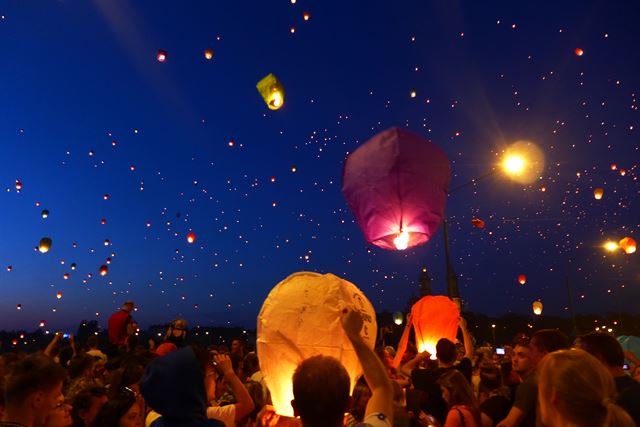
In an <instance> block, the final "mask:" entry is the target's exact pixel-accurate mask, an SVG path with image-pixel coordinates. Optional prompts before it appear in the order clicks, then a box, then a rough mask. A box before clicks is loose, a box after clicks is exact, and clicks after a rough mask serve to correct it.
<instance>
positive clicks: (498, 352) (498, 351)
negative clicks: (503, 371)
mask: <svg viewBox="0 0 640 427" xmlns="http://www.w3.org/2000/svg"><path fill="white" fill-rule="evenodd" d="M496 354H504V348H502V347H498V348H496Z"/></svg>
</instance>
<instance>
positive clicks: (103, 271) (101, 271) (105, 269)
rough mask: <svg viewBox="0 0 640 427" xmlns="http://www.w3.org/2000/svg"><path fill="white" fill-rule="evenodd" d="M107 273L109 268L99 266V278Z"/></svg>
mask: <svg viewBox="0 0 640 427" xmlns="http://www.w3.org/2000/svg"><path fill="white" fill-rule="evenodd" d="M108 272H109V267H107V266H106V265H101V266H100V275H101V276H106V275H107V273H108Z"/></svg>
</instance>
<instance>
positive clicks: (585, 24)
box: [0, 0, 640, 330]
mask: <svg viewBox="0 0 640 427" xmlns="http://www.w3.org/2000/svg"><path fill="white" fill-rule="evenodd" d="M523 3H526V4H523ZM304 12H309V13H310V19H309V20H308V21H304V20H303V13H304ZM0 15H2V19H0V61H1V62H0V81H1V82H2V92H1V96H0V141H1V143H2V151H1V153H2V154H1V155H0V162H1V163H0V166H1V167H0V186H1V187H2V189H3V191H2V193H0V206H1V209H0V264H1V266H2V270H1V271H0V287H1V289H2V298H1V299H0V312H1V313H2V321H1V322H0V329H11V328H24V329H28V330H29V329H35V328H36V327H37V324H38V322H39V321H40V320H41V319H42V320H46V321H47V327H48V328H62V327H69V326H71V325H73V326H75V325H76V324H77V323H78V322H79V320H81V319H94V318H96V313H99V315H98V317H97V318H98V319H99V320H100V321H101V322H102V324H104V323H105V322H106V318H107V316H108V315H109V314H110V312H112V311H113V310H115V309H117V308H118V307H119V305H120V304H121V302H122V301H123V300H125V299H133V300H135V301H136V303H137V304H138V306H139V309H138V312H137V313H136V315H135V317H136V318H137V319H138V320H139V321H140V322H141V323H142V325H143V326H146V325H148V324H150V323H160V322H166V321H169V320H171V319H172V318H175V317H178V316H180V317H185V318H187V319H188V320H189V321H190V322H191V323H192V324H201V325H244V326H247V327H254V326H255V318H256V315H257V313H258V311H259V309H260V306H261V303H262V301H263V299H264V298H265V297H266V295H267V294H268V292H269V290H270V289H271V288H272V287H273V286H274V285H275V284H276V283H278V282H279V281H280V280H282V279H283V278H284V277H286V276H287V275H288V274H290V273H293V272H295V271H300V270H313V271H319V272H332V273H334V274H337V275H339V276H342V277H344V278H346V279H348V280H350V281H352V282H354V283H355V284H357V285H358V286H359V287H360V288H361V289H362V290H363V291H364V292H365V293H366V294H367V295H368V297H369V298H370V300H371V301H372V303H373V304H374V306H375V308H376V310H378V311H381V310H389V311H396V310H401V309H404V308H405V306H406V301H407V299H408V297H410V296H411V295H412V294H415V293H417V291H418V288H417V277H418V274H419V271H420V267H421V266H422V265H426V266H427V267H428V269H429V271H430V272H431V275H432V277H433V279H434V285H433V287H434V291H435V293H443V292H445V282H444V280H445V274H444V256H443V246H442V235H441V232H439V233H438V235H436V236H435V238H434V239H433V240H432V241H430V242H429V243H427V244H426V245H424V246H422V247H420V248H418V249H415V250H409V251H406V252H390V251H384V250H382V249H378V248H375V247H373V246H370V245H368V244H367V243H366V242H365V241H364V239H363V237H362V233H361V232H360V230H359V228H358V226H357V225H356V224H355V223H354V220H353V216H352V214H351V213H350V211H349V210H348V208H347V206H346V202H345V201H344V198H343V197H342V194H341V191H340V185H341V171H342V164H343V161H344V158H345V156H346V155H347V154H348V153H349V152H351V151H353V150H354V149H355V148H356V147H357V146H358V145H360V144H362V143H363V142H364V141H366V140H367V139H369V138H370V137H372V136H373V135H374V134H376V133H377V132H379V131H381V130H383V129H386V128H389V127H391V126H401V127H406V128H407V129H409V130H412V131H414V132H418V133H421V134H422V135H424V136H426V137H428V138H430V139H431V140H432V141H433V142H434V143H436V144H437V145H439V146H440V147H441V148H442V149H444V150H445V152H446V153H447V154H448V155H449V157H450V159H451V161H452V169H453V180H452V187H455V186H457V185H460V184H462V183H464V182H466V181H468V180H469V179H471V178H473V177H474V176H478V175H481V174H483V173H486V172H487V171H489V170H491V168H492V167H493V165H494V163H495V162H496V161H497V157H496V153H498V152H500V151H501V150H502V149H503V148H504V147H505V146H506V145H507V144H510V143H512V142H514V141H516V140H520V139H525V140H529V141H532V142H534V143H536V144H538V145H539V146H540V147H541V149H542V150H543V151H544V153H545V157H546V165H547V166H546V168H545V170H544V171H543V173H542V174H541V178H540V179H539V180H537V181H536V182H535V183H533V184H530V185H521V184H516V183H513V182H509V181H508V180H507V179H506V178H504V177H500V176H496V177H493V178H491V179H489V180H486V181H484V182H482V183H481V184H479V185H478V186H477V187H475V188H474V187H469V188H466V189H464V190H461V191H459V192H457V193H455V194H454V195H452V196H451V198H450V200H449V203H448V206H447V216H448V217H449V218H450V222H451V230H450V231H451V250H452V253H453V255H454V266H455V269H456V271H457V272H458V273H459V274H460V285H461V294H462V297H463V298H464V299H465V300H466V301H467V303H468V308H469V309H470V310H473V311H478V312H484V313H487V314H490V315H500V314H503V313H506V312H521V313H530V312H531V303H532V302H533V301H534V300H535V299H538V298H540V299H541V300H542V301H543V303H544V306H545V314H563V313H565V314H566V313H567V311H566V306H567V296H566V289H565V285H564V277H565V275H566V274H567V272H569V275H570V278H571V283H572V285H573V290H574V294H575V300H576V301H575V303H576V310H577V312H578V313H590V312H606V311H612V310H617V309H619V308H621V309H623V310H628V311H632V312H637V310H638V303H637V302H638V300H639V298H640V263H639V262H638V254H634V255H624V254H622V253H617V254H614V255H610V254H605V253H604V252H603V250H602V249H601V248H600V245H601V244H602V242H603V241H604V240H606V239H607V238H609V237H611V238H614V239H616V240H617V239H620V238H622V237H624V236H627V235H629V236H633V237H635V238H636V239H637V240H638V237H639V234H640V220H639V218H640V215H639V214H638V207H639V206H638V203H639V194H640V184H639V183H638V172H639V170H638V161H639V160H640V148H639V147H640V141H639V131H640V123H639V122H638V114H639V113H638V102H637V97H638V94H639V93H640V50H638V49H637V40H640V29H639V28H638V26H637V22H638V21H639V20H640V9H639V8H638V6H637V5H632V2H615V4H614V3H611V2H607V1H601V2H592V1H565V2H546V3H545V2H502V3H498V2H477V1H464V2H456V1H446V2H443V1H418V0H415V1H394V2H389V1H381V0H376V1H366V2H364V1H362V2H360V1H358V2H356V1H353V2H352V1H333V0H323V1H315V2H312V1H308V0H307V1H305V0H298V1H297V2H296V3H295V4H292V3H291V1H290V0H278V1H275V0H250V1H182V2H180V1H164V0H153V1H151V0H140V1H135V2H134V1H120V0H93V1H84V0H82V1H81V0H60V1H38V2H33V1H30V2H24V1H18V0H1V1H0ZM291 27H295V33H293V34H292V33H291V31H290V28H291ZM206 48H211V49H213V50H214V52H215V56H214V58H213V60H211V61H207V60H205V59H204V57H203V51H204V50H205V49H206ZM576 48H581V49H583V50H584V55H582V56H577V55H576V54H575V53H574V50H575V49H576ZM158 49H164V50H166V51H167V52H168V59H167V61H166V62H164V63H160V62H158V61H157V60H156V52H157V51H158ZM268 73H274V74H275V75H277V76H278V78H279V79H280V80H281V81H282V82H283V84H284V85H285V87H286V100H285V106H284V107H283V108H282V109H281V110H278V111H270V110H268V109H267V107H266V105H265V104H264V103H263V101H262V99H261V98H260V97H259V95H258V93H257V91H256V89H255V84H256V82H257V81H258V80H259V79H260V78H262V77H263V76H265V75H266V74H268ZM411 90H415V91H416V94H417V96H416V97H415V98H411V97H410V96H409V94H410V92H411ZM136 130H137V132H136ZM456 133H459V134H458V135H457V136H456ZM230 140H233V141H234V143H235V144H234V146H232V147H231V146H230V145H229V141H230ZM112 141H116V142H117V145H115V146H114V145H112ZM91 152H93V155H90V153H91ZM613 163H615V164H616V165H617V166H618V170H617V171H612V170H611V168H610V165H611V164H613ZM132 165H133V166H135V170H133V171H132V170H131V169H130V167H131V166H132ZM293 166H295V167H296V172H292V167H293ZM620 169H625V171H626V174H625V175H624V176H621V175H620V173H619V172H620ZM271 177H275V182H271ZM16 180H20V181H21V182H22V183H23V188H22V190H21V191H20V192H17V191H16V189H15V181H16ZM543 187H544V188H545V190H546V191H544V192H543V191H541V188H543ZM594 187H603V188H604V189H605V196H604V199H603V200H601V201H596V200H594V198H593V188H594ZM104 194H109V196H110V197H109V199H108V200H103V195H104ZM36 202H40V203H41V206H40V207H38V206H36ZM274 202H275V203H276V206H275V207H274V206H273V203H274ZM42 209H48V210H49V211H50V216H49V218H47V219H42V218H41V210H42ZM474 216H477V217H479V218H482V219H484V220H485V221H486V228H485V229H484V230H478V229H474V228H473V226H472V225H471V222H470V221H471V219H472V218H473V217H474ZM102 218H105V219H106V221H107V223H106V224H105V225H101V223H100V221H101V219H102ZM148 225H149V226H148ZM189 231H193V232H195V233H196V235H197V240H196V242H195V243H194V244H191V245H190V244H188V243H187V242H186V234H187V233H188V232H189ZM43 236H49V237H51V238H52V239H53V246H52V249H51V251H50V252H49V253H47V254H40V253H38V252H34V247H35V246H37V244H38V242H39V240H40V238H41V237H43ZM104 239H109V240H110V242H111V245H110V246H108V247H106V246H104V244H103V242H104ZM74 242H76V243H77V248H74V247H73V245H72V244H73V243H74ZM112 252H113V253H115V256H113V262H112V263H111V265H110V266H109V268H110V270H109V274H108V275H107V276H105V277H101V276H99V275H98V269H99V267H100V265H102V264H104V263H105V259H106V257H108V256H110V255H111V253H112ZM307 257H308V259H307ZM63 260H64V264H62V261H63ZM73 262H75V263H77V265H78V268H77V270H75V271H71V269H70V264H71V263H73ZM7 266H11V267H12V270H11V271H7ZM65 273H70V279H69V280H64V279H63V275H64V274H65ZM89 274H92V275H93V277H88V275H89ZM519 274H526V276H527V283H526V284H525V285H524V286H521V285H519V284H518V283H517V276H518V275H519ZM622 285H624V287H622ZM58 291H60V292H62V294H63V297H62V298H61V299H57V298H56V293H57V292H58ZM17 304H22V310H20V311H18V310H17V309H16V305H17ZM196 305H197V308H196Z"/></svg>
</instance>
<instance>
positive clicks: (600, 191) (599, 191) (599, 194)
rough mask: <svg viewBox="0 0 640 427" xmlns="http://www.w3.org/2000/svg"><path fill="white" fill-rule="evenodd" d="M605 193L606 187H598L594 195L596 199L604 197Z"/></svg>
mask: <svg viewBox="0 0 640 427" xmlns="http://www.w3.org/2000/svg"><path fill="white" fill-rule="evenodd" d="M603 195H604V189H603V188H596V189H595V190H593V197H594V198H595V199H596V200H600V199H602V196H603Z"/></svg>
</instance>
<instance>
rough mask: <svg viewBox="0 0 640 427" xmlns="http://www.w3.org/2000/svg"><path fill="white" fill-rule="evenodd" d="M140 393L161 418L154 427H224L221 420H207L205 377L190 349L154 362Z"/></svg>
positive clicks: (145, 374)
mask: <svg viewBox="0 0 640 427" xmlns="http://www.w3.org/2000/svg"><path fill="white" fill-rule="evenodd" d="M140 391H141V392H142V395H143V396H144V399H145V401H146V402H147V404H148V405H149V406H150V407H151V408H152V409H153V410H154V411H156V412H157V413H159V414H160V415H162V417H160V418H158V419H157V420H156V421H154V422H153V423H152V424H151V425H152V426H153V427H173V426H180V427H196V426H198V427H200V426H203V427H204V426H211V427H218V426H221V427H224V423H222V422H220V421H218V420H207V395H206V390H205V388H204V376H203V373H202V369H201V367H200V363H199V362H198V359H197V358H196V355H195V353H194V352H193V349H192V348H191V347H185V348H181V349H179V350H176V351H172V352H171V353H169V354H167V355H165V356H162V357H158V358H156V359H155V360H154V361H153V362H151V363H150V364H149V366H147V369H146V370H145V373H144V376H143V377H142V380H140Z"/></svg>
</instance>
